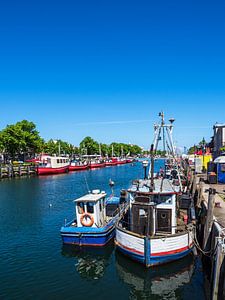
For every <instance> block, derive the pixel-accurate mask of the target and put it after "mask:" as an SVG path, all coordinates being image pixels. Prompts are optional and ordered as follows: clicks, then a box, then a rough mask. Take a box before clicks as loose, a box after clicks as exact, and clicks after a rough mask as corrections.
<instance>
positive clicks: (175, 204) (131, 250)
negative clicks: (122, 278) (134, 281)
mask: <svg viewBox="0 0 225 300" xmlns="http://www.w3.org/2000/svg"><path fill="white" fill-rule="evenodd" d="M161 116H162V121H161V123H160V124H159V125H154V128H155V138H154V144H153V145H152V147H151V153H152V156H151V168H150V171H149V174H148V176H146V172H145V178H144V179H139V180H135V181H134V182H133V184H132V186H131V187H130V188H129V189H128V193H129V194H130V198H131V200H132V201H131V205H130V207H129V209H127V210H126V212H125V213H124V214H123V216H122V217H121V218H120V219H119V221H118V222H117V224H116V239H115V244H116V247H117V249H118V250H119V251H121V252H122V253H124V254H125V255H127V256H129V257H130V258H131V259H133V260H136V261H138V262H140V263H142V264H144V265H145V266H146V267H151V266H154V265H159V264H164V263H168V262H171V261H175V260H177V259H180V258H182V257H184V256H186V255H187V254H188V253H190V252H191V251H192V248H193V245H194V244H193V240H194V225H193V223H194V222H195V214H194V209H193V206H192V198H191V197H189V196H188V195H186V194H184V193H183V190H184V187H183V186H182V182H181V178H180V171H179V166H178V164H177V163H176V159H175V151H174V146H173V140H172V130H173V121H174V120H173V119H171V122H170V124H169V125H166V124H165V123H164V115H163V114H162V115H161ZM161 134H162V135H163V138H166V135H167V138H168V139H167V142H165V141H163V143H164V145H166V143H167V146H168V148H169V151H170V153H171V155H172V156H173V157H174V165H173V166H172V169H171V171H170V174H168V172H166V170H164V172H161V173H160V174H156V173H155V174H154V153H155V152H156V150H157V145H158V141H159V140H160V138H161ZM145 163H146V162H143V165H144V164H145ZM147 163H148V162H147ZM145 171H146V165H145Z"/></svg>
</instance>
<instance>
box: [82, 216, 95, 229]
mask: <svg viewBox="0 0 225 300" xmlns="http://www.w3.org/2000/svg"><path fill="white" fill-rule="evenodd" d="M80 222H81V224H82V225H83V226H85V227H91V226H92V225H93V224H94V218H93V217H92V216H91V215H89V214H83V215H82V216H81V217H80Z"/></svg>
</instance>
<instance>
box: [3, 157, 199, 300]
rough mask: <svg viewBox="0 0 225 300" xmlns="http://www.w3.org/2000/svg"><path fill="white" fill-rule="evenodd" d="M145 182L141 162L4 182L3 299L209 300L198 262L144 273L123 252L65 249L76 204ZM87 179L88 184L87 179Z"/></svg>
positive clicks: (190, 259)
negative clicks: (94, 192)
mask: <svg viewBox="0 0 225 300" xmlns="http://www.w3.org/2000/svg"><path fill="white" fill-rule="evenodd" d="M142 176H143V169H142V166H141V164H140V163H137V164H136V165H135V166H131V165H130V164H129V165H123V166H117V167H109V168H104V169H98V170H92V171H84V172H79V173H70V174H65V175H56V176H47V177H39V178H38V177H37V178H23V179H14V180H4V181H1V182H0V299H10V300H12V299H83V300H85V299H91V298H92V299H107V300H110V299H189V298H191V299H192V300H193V299H198V300H199V299H205V296H204V292H203V274H202V270H201V264H200V260H199V259H198V258H197V259H195V260H194V259H193V257H192V256H189V257H186V258H185V259H183V260H180V261H178V262H176V263H173V264H169V265H166V266H161V267H157V268H154V269H151V270H146V269H144V268H143V267H142V266H141V265H138V264H136V263H134V262H132V261H130V260H129V259H127V258H126V257H124V256H122V255H121V254H119V253H117V252H116V253H115V250H114V247H113V243H111V244H110V245H108V246H107V247H106V248H104V249H78V248H76V247H71V246H63V245H62V242H61V237H60V233H59V231H60V227H61V225H62V224H63V223H64V219H65V218H67V219H71V218H72V217H73V211H74V205H73V202H72V200H73V199H75V198H76V197H79V196H81V195H82V194H84V193H86V192H87V184H86V180H87V183H88V186H89V187H88V188H89V189H90V190H91V189H96V188H100V189H104V190H105V191H107V192H108V193H110V189H109V187H108V181H109V179H110V178H111V179H112V180H114V181H115V184H116V186H115V190H116V191H119V190H120V189H121V188H126V187H128V186H129V183H130V182H131V180H132V179H135V178H140V177H142ZM85 178H86V180H85Z"/></svg>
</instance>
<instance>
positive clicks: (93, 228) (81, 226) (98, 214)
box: [61, 190, 127, 246]
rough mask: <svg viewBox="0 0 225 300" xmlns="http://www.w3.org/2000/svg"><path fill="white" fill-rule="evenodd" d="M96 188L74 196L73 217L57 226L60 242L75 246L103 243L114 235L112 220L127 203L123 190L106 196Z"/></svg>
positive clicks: (114, 220)
mask: <svg viewBox="0 0 225 300" xmlns="http://www.w3.org/2000/svg"><path fill="white" fill-rule="evenodd" d="M106 196H107V194H106V193H105V192H104V191H102V192H100V190H93V191H92V193H89V194H86V195H84V196H82V197H80V198H78V199H76V200H74V203H75V211H76V218H74V219H73V220H72V221H70V222H68V223H66V224H65V225H64V226H63V227H62V228H61V236H62V240H63V243H64V244H75V245H79V246H104V245H105V244H107V243H108V242H109V241H110V240H111V239H112V238H114V235H115V223H116V221H117V220H118V219H119V216H120V215H121V213H122V212H123V211H124V209H125V208H126V206H127V201H126V192H123V191H121V196H120V197H115V196H111V197H108V198H107V197H106Z"/></svg>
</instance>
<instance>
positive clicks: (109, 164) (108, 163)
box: [105, 161, 117, 167]
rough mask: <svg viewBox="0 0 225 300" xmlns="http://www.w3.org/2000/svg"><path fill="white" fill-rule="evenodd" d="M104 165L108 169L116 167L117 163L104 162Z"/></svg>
mask: <svg viewBox="0 0 225 300" xmlns="http://www.w3.org/2000/svg"><path fill="white" fill-rule="evenodd" d="M105 165H106V167H110V166H116V165H117V162H116V161H115V162H113V161H112V162H106V163H105Z"/></svg>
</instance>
